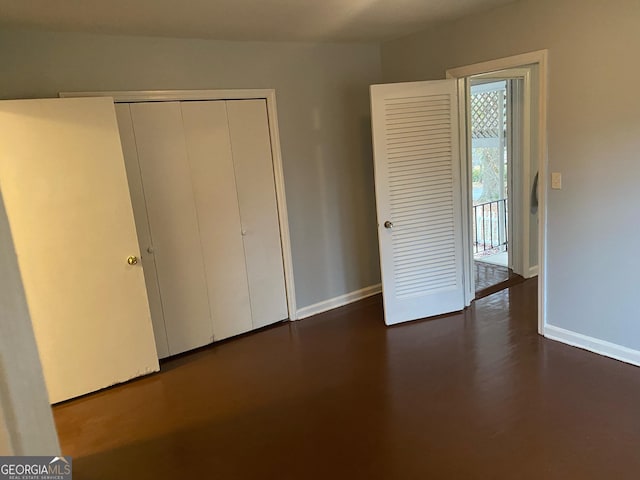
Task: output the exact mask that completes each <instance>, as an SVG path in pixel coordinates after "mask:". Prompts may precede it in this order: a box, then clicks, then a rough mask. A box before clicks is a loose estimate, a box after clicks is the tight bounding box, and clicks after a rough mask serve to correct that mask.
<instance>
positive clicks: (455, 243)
mask: <svg viewBox="0 0 640 480" xmlns="http://www.w3.org/2000/svg"><path fill="white" fill-rule="evenodd" d="M371 115H372V127H373V150H374V166H375V186H376V203H377V216H378V238H379V242H380V263H381V269H382V289H383V298H384V314H385V322H386V324H387V325H392V324H395V323H400V322H405V321H409V320H415V319H419V318H425V317H430V316H434V315H440V314H443V313H449V312H454V311H457V310H462V309H463V308H464V287H463V251H462V211H461V182H460V155H459V143H458V128H459V127H458V97H457V88H456V81H455V80H442V81H433V82H412V83H398V84H387V85H373V86H372V87H371Z"/></svg>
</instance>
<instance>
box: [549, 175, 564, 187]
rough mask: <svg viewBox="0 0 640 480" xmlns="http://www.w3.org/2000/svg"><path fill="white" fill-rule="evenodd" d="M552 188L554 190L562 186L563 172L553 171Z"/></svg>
mask: <svg viewBox="0 0 640 480" xmlns="http://www.w3.org/2000/svg"><path fill="white" fill-rule="evenodd" d="M551 188H552V189H554V190H560V189H561V188H562V174H561V173H560V172H551Z"/></svg>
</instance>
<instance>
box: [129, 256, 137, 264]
mask: <svg viewBox="0 0 640 480" xmlns="http://www.w3.org/2000/svg"><path fill="white" fill-rule="evenodd" d="M127 263H128V264H129V265H135V264H136V263H138V257H134V256H133V255H131V256H130V257H129V258H127Z"/></svg>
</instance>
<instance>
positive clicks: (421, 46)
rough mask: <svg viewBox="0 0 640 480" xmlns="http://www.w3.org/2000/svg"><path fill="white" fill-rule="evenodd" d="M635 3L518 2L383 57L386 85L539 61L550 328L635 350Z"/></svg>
mask: <svg viewBox="0 0 640 480" xmlns="http://www.w3.org/2000/svg"><path fill="white" fill-rule="evenodd" d="M639 26H640V2H638V1H637V0H608V1H606V2H604V1H602V0H523V1H520V2H516V3H513V4H509V5H507V6H505V7H502V8H499V9H496V10H492V11H489V12H486V13H483V14H479V15H475V16H472V17H467V18H463V19H460V20H458V21H455V22H451V23H447V24H443V25H440V26H438V27H437V28H435V29H431V30H428V31H424V32H421V33H418V34H415V35H412V36H409V37H406V38H403V39H399V40H396V41H392V42H388V43H385V44H383V46H382V65H383V78H384V80H385V81H387V82H395V81H408V80H421V79H438V78H443V77H444V74H445V70H446V69H447V68H450V67H454V66H461V65H468V64H472V63H476V62H480V61H485V60H490V59H495V58H500V57H504V56H509V55H515V54H519V53H524V52H528V51H533V50H539V49H545V48H548V49H549V61H550V65H549V66H550V68H549V110H548V155H549V172H551V171H557V172H562V175H563V189H562V190H548V201H549V203H548V224H547V242H548V243H547V280H548V283H547V301H548V305H547V307H548V310H547V313H548V317H547V320H548V323H549V324H552V325H555V326H559V327H562V328H565V329H568V330H571V331H574V332H578V333H581V334H584V335H588V336H591V337H595V338H597V339H601V340H605V341H609V342H613V343H615V344H618V345H622V346H625V347H629V348H632V349H635V350H640V302H639V301H638V291H639V286H640V282H639V281H638V279H637V274H638V272H639V271H640V255H639V254H638V247H639V246H640V195H639V194H638V192H639V191H640V187H639V186H638V182H639V179H640V161H639V159H638V155H639V153H638V152H640V96H638V95H637V94H636V92H635V90H634V85H635V83H636V79H637V78H639V77H640V56H639V55H638V46H639V45H640V28H639Z"/></svg>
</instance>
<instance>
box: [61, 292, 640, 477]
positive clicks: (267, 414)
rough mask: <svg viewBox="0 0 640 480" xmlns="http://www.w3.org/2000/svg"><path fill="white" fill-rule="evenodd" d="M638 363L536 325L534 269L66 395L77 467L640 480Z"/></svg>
mask: <svg viewBox="0 0 640 480" xmlns="http://www.w3.org/2000/svg"><path fill="white" fill-rule="evenodd" d="M639 406H640V369H638V368H636V367H633V366H630V365H626V364H624V363H620V362H617V361H614V360H611V359H608V358H604V357H600V356H598V355H595V354H592V353H588V352H585V351H582V350H579V349H576V348H572V347H569V346H566V345H562V344H560V343H556V342H553V341H549V340H545V339H543V338H542V337H540V336H538V335H537V333H536V281H535V280H527V281H525V282H524V283H521V284H519V285H516V286H514V287H511V288H509V289H506V290H503V291H501V292H499V293H496V294H494V295H491V296H488V297H485V298H483V299H481V300H478V301H476V302H474V304H473V305H472V306H471V307H470V308H468V309H467V310H465V311H464V312H461V313H458V314H455V315H451V316H448V317H444V318H439V319H436V320H430V321H429V320H425V321H416V322H411V323H407V324H402V325H398V326H395V327H391V328H389V327H385V326H384V324H383V321H382V309H381V298H380V297H379V296H376V297H372V298H369V299H366V300H363V301H361V302H358V303H356V304H353V305H350V306H348V307H344V308H341V309H337V310H334V311H332V312H328V313H326V314H323V315H319V316H316V317H314V318H310V319H306V320H302V321H300V322H295V323H287V324H281V325H278V326H276V327H274V328H271V329H268V330H265V331H261V332H258V333H256V334H252V335H247V336H245V337H241V338H238V339H235V340H232V341H228V342H224V343H221V344H218V345H215V346H212V347H209V348H207V349H204V350H200V351H198V352H196V353H193V354H191V355H186V356H182V357H180V358H177V359H175V360H170V361H168V362H165V363H164V364H163V372H162V373H160V374H156V375H153V376H150V377H147V378H144V379H141V380H137V381H134V382H131V383H129V384H126V385H123V386H119V387H115V388H112V389H109V390H106V391H104V392H100V393H97V394H94V395H90V396H87V397H84V398H81V399H79V400H75V401H71V402H68V403H65V404H62V405H59V406H57V407H55V408H54V414H55V417H56V422H57V426H58V429H59V433H60V440H61V444H62V448H63V452H64V454H66V455H73V456H74V463H73V466H74V479H75V480H82V479H95V480H97V479H117V480H123V479H172V480H173V479H199V478H206V479H261V480H262V479H304V480H306V479H334V478H340V479H342V478H345V479H465V480H466V479H508V480H513V479H536V480H539V479H562V480H567V479H598V480H602V479H608V478H611V479H617V480H625V479H637V478H638V476H639V475H640V409H639Z"/></svg>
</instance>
